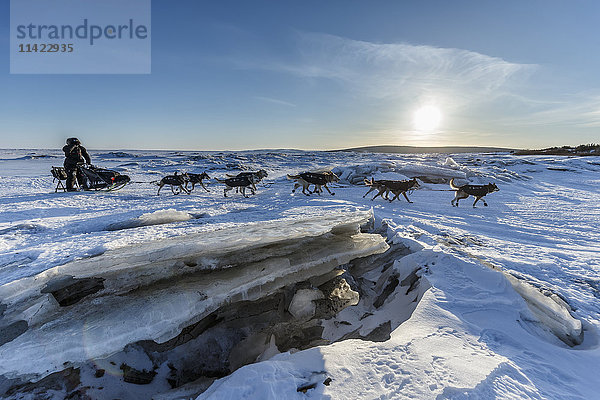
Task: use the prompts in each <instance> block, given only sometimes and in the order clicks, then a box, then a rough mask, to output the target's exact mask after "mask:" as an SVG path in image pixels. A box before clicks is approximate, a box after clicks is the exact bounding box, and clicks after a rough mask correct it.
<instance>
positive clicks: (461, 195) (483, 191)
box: [450, 178, 500, 207]
mask: <svg viewBox="0 0 600 400" xmlns="http://www.w3.org/2000/svg"><path fill="white" fill-rule="evenodd" d="M450 187H451V188H452V189H454V190H456V195H455V196H454V199H453V200H452V201H451V202H450V204H452V205H453V206H455V207H458V201H459V200H460V199H466V198H468V197H469V196H474V197H475V201H474V202H473V207H475V204H477V202H478V201H479V200H481V201H483V205H484V206H486V207H487V203H486V202H485V200H484V198H483V196H485V195H487V194H490V193H493V192H497V191H498V190H500V189H498V186H496V184H495V183H488V184H487V185H463V186H456V185H455V184H454V178H452V179H450Z"/></svg>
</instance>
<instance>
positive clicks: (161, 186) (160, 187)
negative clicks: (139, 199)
mask: <svg viewBox="0 0 600 400" xmlns="http://www.w3.org/2000/svg"><path fill="white" fill-rule="evenodd" d="M163 186H165V185H161V184H159V185H158V192H157V193H156V195H157V196H160V189H162V188H163Z"/></svg>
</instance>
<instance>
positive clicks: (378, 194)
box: [371, 190, 384, 201]
mask: <svg viewBox="0 0 600 400" xmlns="http://www.w3.org/2000/svg"><path fill="white" fill-rule="evenodd" d="M383 192H384V191H383V190H380V191H379V193H377V194H376V195H375V196H373V198H372V199H371V201H373V200H375V198H376V197H377V196H381V194H382V193H383ZM381 197H382V198H384V197H383V196H381Z"/></svg>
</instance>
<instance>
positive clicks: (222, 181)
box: [215, 178, 225, 183]
mask: <svg viewBox="0 0 600 400" xmlns="http://www.w3.org/2000/svg"><path fill="white" fill-rule="evenodd" d="M215 181H217V182H219V183H225V179H219V178H215Z"/></svg>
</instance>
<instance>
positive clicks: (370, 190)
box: [363, 187, 375, 199]
mask: <svg viewBox="0 0 600 400" xmlns="http://www.w3.org/2000/svg"><path fill="white" fill-rule="evenodd" d="M373 190H375V188H373V187H372V188H370V189H369V191H368V192H367V193H365V195H364V196H363V199H364V198H365V197H367V195H368V194H369V193H371V192H372V191H373Z"/></svg>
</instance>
